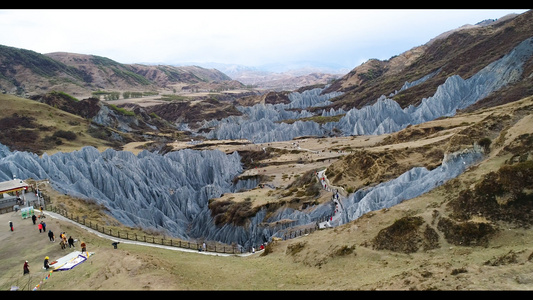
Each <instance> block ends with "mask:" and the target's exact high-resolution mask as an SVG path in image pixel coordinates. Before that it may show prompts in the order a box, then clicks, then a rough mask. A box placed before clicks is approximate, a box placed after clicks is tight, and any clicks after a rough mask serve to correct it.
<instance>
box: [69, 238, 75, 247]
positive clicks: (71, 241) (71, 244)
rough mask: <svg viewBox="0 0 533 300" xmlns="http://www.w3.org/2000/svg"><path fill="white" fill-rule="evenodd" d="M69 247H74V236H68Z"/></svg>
mask: <svg viewBox="0 0 533 300" xmlns="http://www.w3.org/2000/svg"><path fill="white" fill-rule="evenodd" d="M68 247H69V248H74V239H73V238H72V236H69V237H68Z"/></svg>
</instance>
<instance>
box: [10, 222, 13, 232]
mask: <svg viewBox="0 0 533 300" xmlns="http://www.w3.org/2000/svg"><path fill="white" fill-rule="evenodd" d="M9 228H10V229H11V231H13V222H11V221H9Z"/></svg>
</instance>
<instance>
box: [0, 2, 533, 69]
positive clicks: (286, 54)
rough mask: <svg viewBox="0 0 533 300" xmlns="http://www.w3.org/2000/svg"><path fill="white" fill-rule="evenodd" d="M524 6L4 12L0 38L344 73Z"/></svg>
mask: <svg viewBox="0 0 533 300" xmlns="http://www.w3.org/2000/svg"><path fill="white" fill-rule="evenodd" d="M525 11H527V9H462V10H458V9H440V10H436V9H124V10H120V9H109V10H101V9H79V10H76V9H37V10H31V9H5V10H0V44H1V45H4V46H10V47H16V48H22V49H27V50H32V51H35V52H38V53H42V54H45V53H51V52H72V53H79V54H92V55H98V56H103V57H107V58H109V59H112V60H114V61H117V62H119V63H125V64H131V63H145V64H149V63H150V64H152V63H153V64H180V63H183V62H195V63H210V62H216V63H227V64H239V65H244V66H261V65H267V64H291V63H293V62H299V61H311V62H315V63H317V64H318V63H319V64H323V65H335V66H339V67H341V68H347V69H353V68H354V67H356V66H358V65H360V64H361V63H364V62H365V61H367V60H368V59H371V58H376V59H380V60H386V59H389V58H391V57H392V56H395V55H398V54H401V53H403V52H405V51H407V50H409V49H411V48H413V47H416V46H420V45H423V44H425V43H427V42H428V41H429V40H430V39H432V38H434V37H436V36H437V35H439V34H441V33H443V32H446V31H448V30H452V29H455V28H458V27H460V26H463V25H465V24H472V25H473V24H475V23H478V22H480V21H482V20H485V19H497V18H500V17H503V16H505V15H507V14H509V13H523V12H525Z"/></svg>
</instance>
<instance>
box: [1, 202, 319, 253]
mask: <svg viewBox="0 0 533 300" xmlns="http://www.w3.org/2000/svg"><path fill="white" fill-rule="evenodd" d="M44 200H45V201H44V202H45V204H44V205H43V208H44V209H46V210H48V211H52V212H54V213H57V214H59V215H62V216H64V217H65V218H67V219H70V220H72V221H74V222H76V223H78V224H82V225H84V226H86V227H89V228H91V229H93V230H96V231H98V232H100V233H102V234H105V235H109V236H112V237H116V238H119V239H125V240H130V241H138V242H146V243H153V244H158V245H162V246H171V247H179V248H184V249H193V250H198V251H208V252H215V253H226V254H240V253H244V252H253V251H254V249H259V247H258V246H254V247H253V248H252V247H250V248H249V249H244V248H243V247H240V246H232V245H223V244H217V243H205V249H204V247H203V246H204V245H203V243H198V242H190V241H182V240H179V239H167V238H164V237H162V238H156V237H154V236H146V235H138V234H136V233H133V234H132V233H128V232H127V231H123V232H120V231H119V230H115V231H114V230H112V229H110V228H107V229H106V228H105V226H102V225H99V224H98V223H96V222H92V221H90V220H86V219H85V218H81V219H80V218H79V217H78V216H76V217H74V216H73V214H72V213H71V214H70V215H69V214H68V212H67V211H66V210H64V209H60V208H58V207H54V206H53V205H51V204H50V201H49V200H50V199H49V198H48V197H46V196H45V197H44ZM46 200H48V201H46ZM47 203H48V204H47ZM12 211H14V208H13V207H5V208H1V209H0V214H4V213H9V212H12ZM328 218H329V217H328ZM317 224H318V220H317ZM287 225H288V224H287ZM287 225H286V226H283V227H284V229H287V231H286V233H285V234H284V235H283V237H282V238H281V239H282V240H288V239H293V238H296V237H299V236H303V235H306V234H310V233H312V232H314V231H315V230H317V228H318V225H317V226H314V228H303V229H291V228H290V225H288V226H287Z"/></svg>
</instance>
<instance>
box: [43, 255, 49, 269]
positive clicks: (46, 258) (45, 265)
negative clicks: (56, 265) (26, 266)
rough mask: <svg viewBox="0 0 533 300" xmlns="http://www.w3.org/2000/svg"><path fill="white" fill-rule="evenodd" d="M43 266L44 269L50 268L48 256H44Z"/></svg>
mask: <svg viewBox="0 0 533 300" xmlns="http://www.w3.org/2000/svg"><path fill="white" fill-rule="evenodd" d="M44 268H45V269H46V270H48V269H49V268H50V264H49V263H48V256H47V257H45V258H44Z"/></svg>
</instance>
